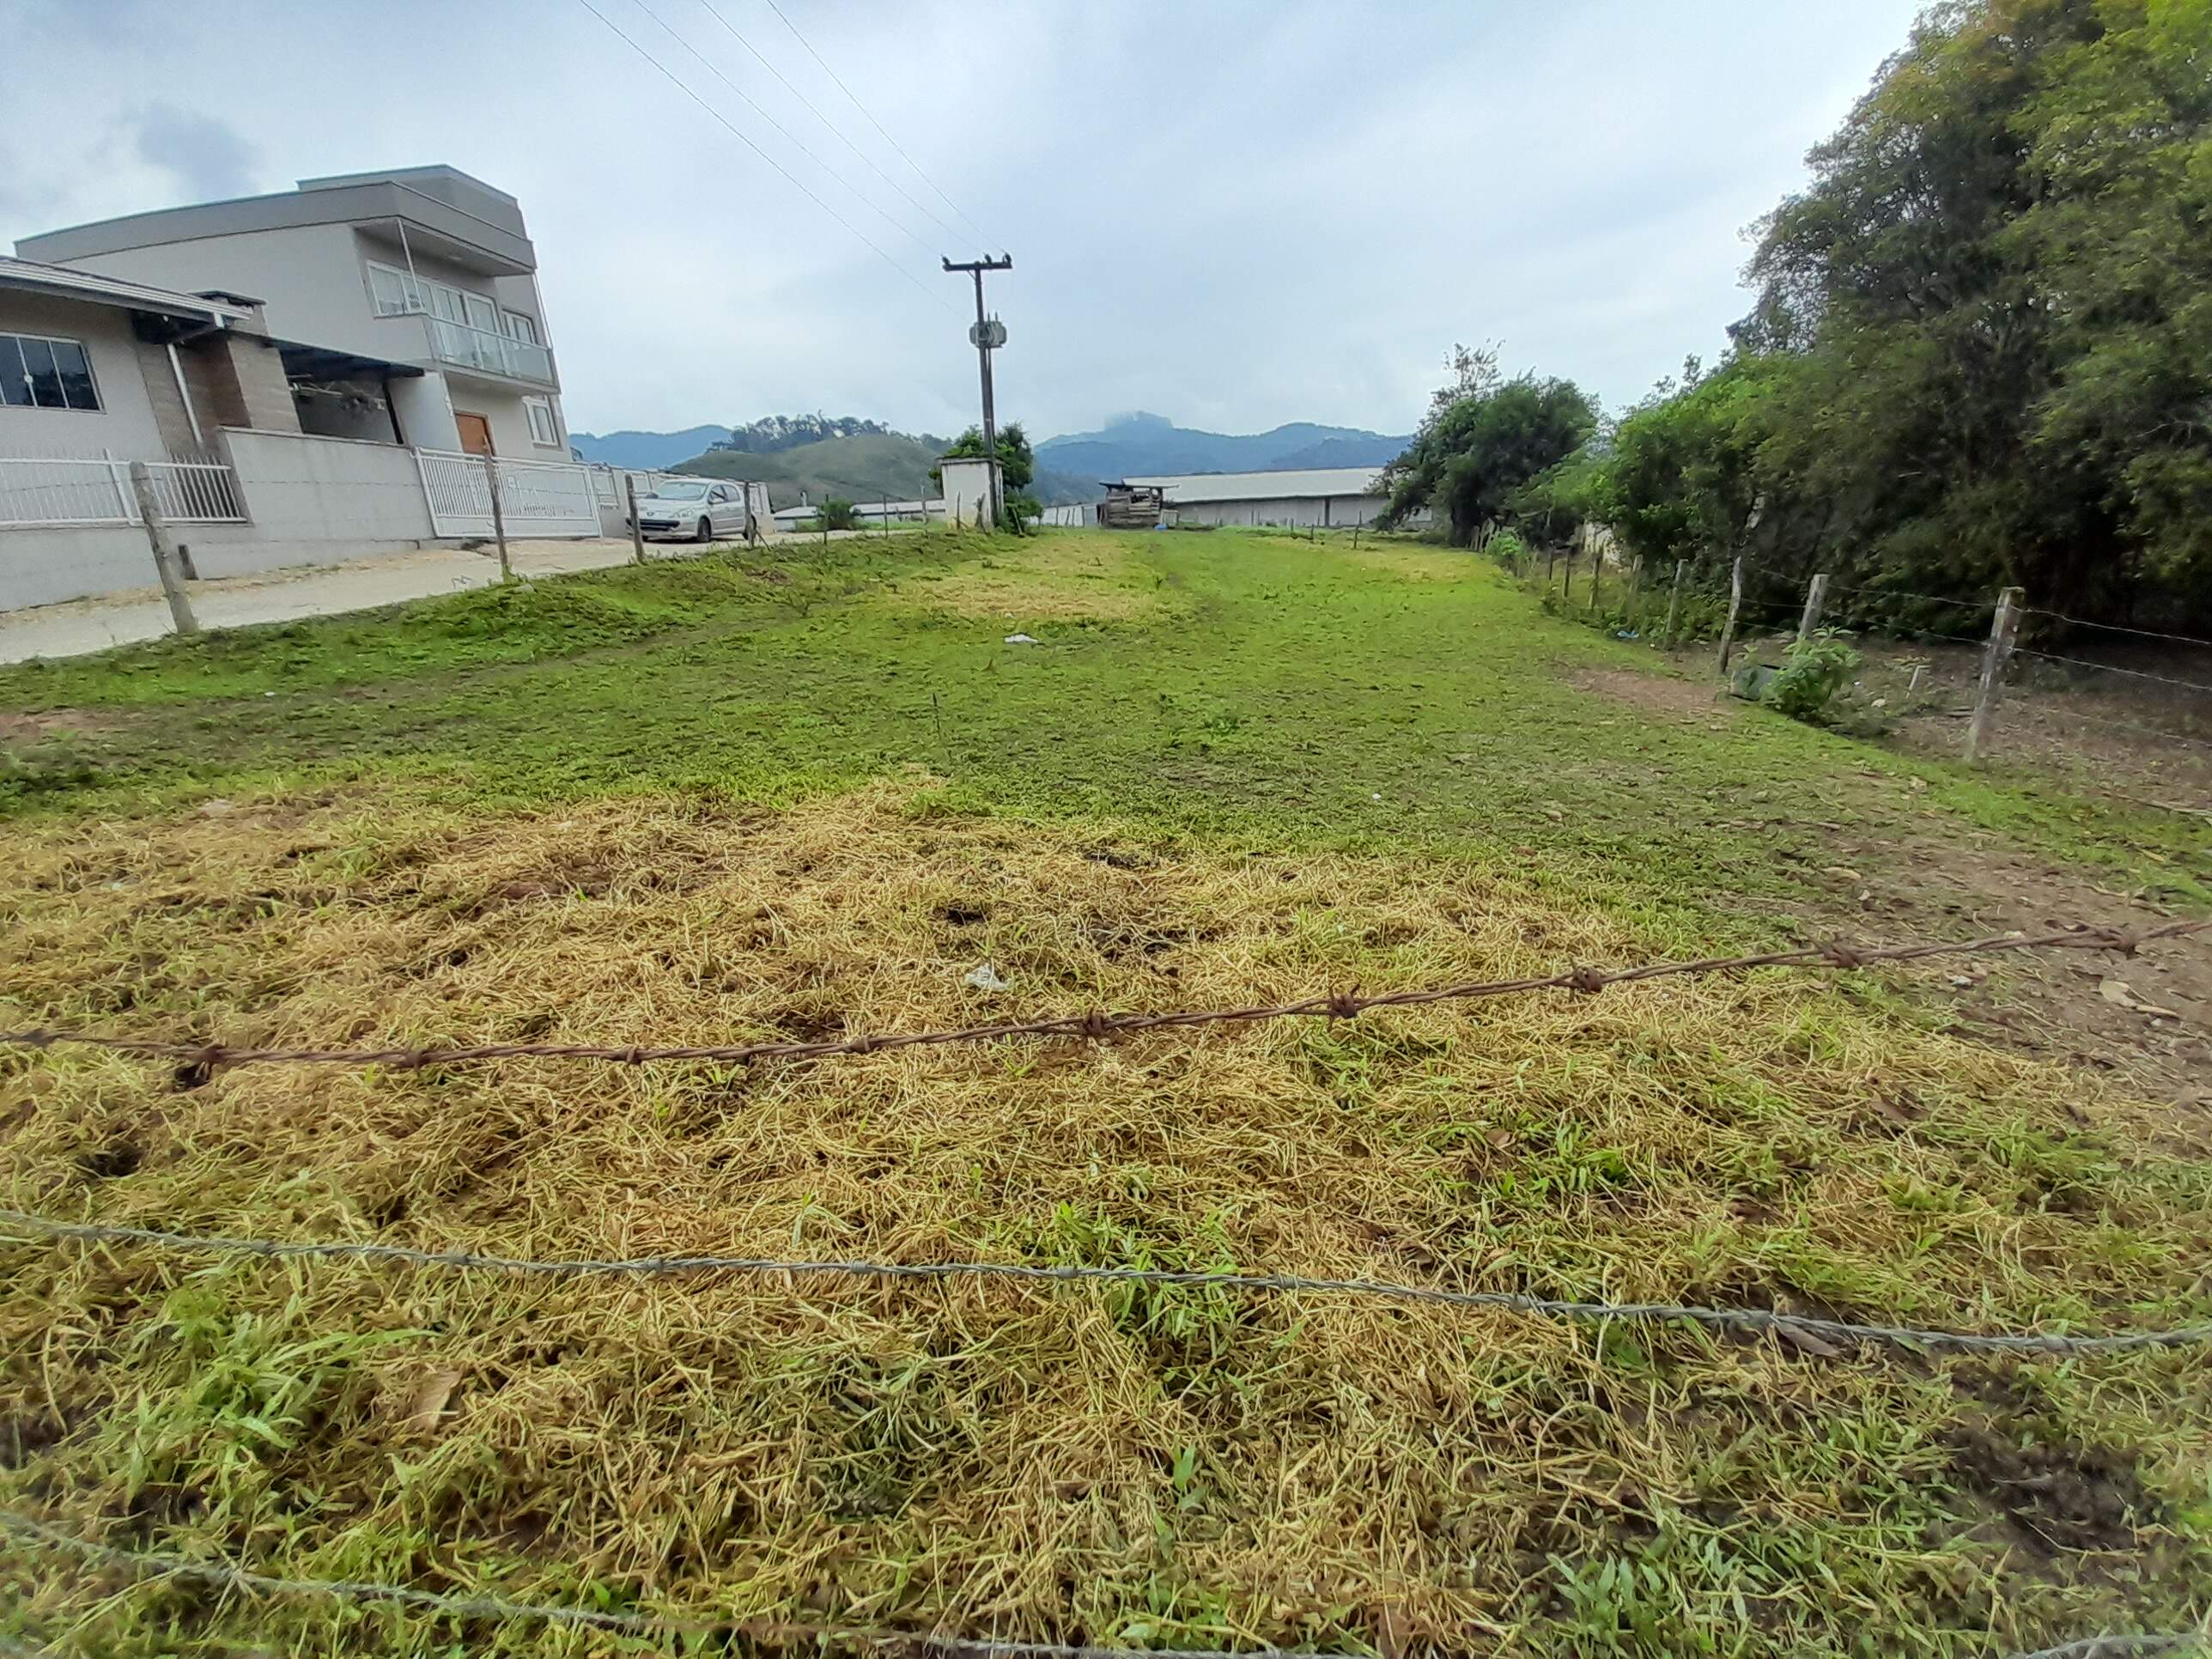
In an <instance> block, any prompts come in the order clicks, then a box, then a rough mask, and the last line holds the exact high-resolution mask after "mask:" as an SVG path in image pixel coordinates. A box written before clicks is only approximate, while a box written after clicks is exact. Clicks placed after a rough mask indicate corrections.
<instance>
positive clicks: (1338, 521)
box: [1168, 495, 1389, 530]
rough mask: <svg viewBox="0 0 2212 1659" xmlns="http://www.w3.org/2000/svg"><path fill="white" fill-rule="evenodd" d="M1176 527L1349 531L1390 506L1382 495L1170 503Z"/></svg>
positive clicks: (1308, 496)
mask: <svg viewBox="0 0 2212 1659" xmlns="http://www.w3.org/2000/svg"><path fill="white" fill-rule="evenodd" d="M1168 505H1169V507H1170V508H1171V509H1172V510H1173V512H1174V513H1175V517H1176V523H1178V524H1218V525H1240V524H1242V525H1262V524H1268V525H1289V526H1295V527H1296V528H1297V529H1300V530H1304V529H1305V528H1306V527H1307V526H1310V525H1320V526H1327V527H1328V528H1332V529H1338V530H1349V529H1351V528H1352V526H1354V525H1364V524H1371V523H1373V522H1374V520H1375V519H1376V515H1377V514H1379V513H1381V512H1382V511H1383V508H1384V507H1387V506H1389V498H1388V497H1386V496H1382V495H1329V496H1321V495H1291V496H1278V497H1277V498H1275V499H1274V500H1272V501H1191V502H1182V501H1170V502H1169V503H1168Z"/></svg>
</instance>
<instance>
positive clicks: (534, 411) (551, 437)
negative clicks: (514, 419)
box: [522, 398, 561, 449]
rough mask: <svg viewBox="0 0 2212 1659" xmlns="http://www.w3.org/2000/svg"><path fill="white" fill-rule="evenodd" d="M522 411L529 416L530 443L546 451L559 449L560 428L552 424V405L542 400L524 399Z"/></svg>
mask: <svg viewBox="0 0 2212 1659" xmlns="http://www.w3.org/2000/svg"><path fill="white" fill-rule="evenodd" d="M522 407H523V411H524V412H525V413H526V414H527V415H528V416H530V441H531V442H532V443H534V444H544V446H545V447H547V448H548V449H558V448H559V447H561V432H560V428H558V427H556V426H555V425H554V423H553V405H552V404H551V403H550V402H549V401H548V400H547V399H545V398H524V399H523V400H522Z"/></svg>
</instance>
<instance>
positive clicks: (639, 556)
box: [623, 472, 645, 564]
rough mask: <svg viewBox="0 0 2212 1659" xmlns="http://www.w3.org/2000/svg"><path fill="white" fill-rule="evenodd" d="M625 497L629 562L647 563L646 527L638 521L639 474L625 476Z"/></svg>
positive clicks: (625, 474)
mask: <svg viewBox="0 0 2212 1659" xmlns="http://www.w3.org/2000/svg"><path fill="white" fill-rule="evenodd" d="M623 498H624V499H625V500H627V501H629V562H631V563H632V564H643V563H644V562H645V526H643V525H641V524H640V523H638V521H637V474H635V472H625V473H623Z"/></svg>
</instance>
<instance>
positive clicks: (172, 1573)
mask: <svg viewBox="0 0 2212 1659" xmlns="http://www.w3.org/2000/svg"><path fill="white" fill-rule="evenodd" d="M0 1533H5V1534H8V1535H9V1536H10V1537H12V1538H15V1539H17V1540H20V1541H23V1542H25V1543H27V1544H30V1545H32V1546H33V1547H38V1548H42V1549H47V1550H52V1551H54V1552H56V1553H59V1554H64V1555H69V1556H74V1557H75V1558H76V1559H78V1560H80V1561H82V1562H84V1563H85V1564H86V1565H88V1566H91V1567H94V1568H105V1569H107V1570H110V1571H119V1572H125V1573H129V1574H131V1576H133V1577H139V1578H179V1579H185V1580H189V1581H191V1582H192V1583H200V1584H206V1585H210V1586H211V1587H213V1588H215V1589H219V1590H227V1591H229V1592H231V1593H233V1594H235V1595H257V1596H283V1597H287V1598H294V1599H297V1598H305V1597H314V1598H320V1599H323V1600H327V1601H349V1602H352V1603H355V1604H356V1605H365V1606H384V1607H404V1608H408V1609H410V1610H412V1611H415V1612H417V1613H424V1614H428V1615H430V1616H433V1617H440V1618H448V1619H501V1620H512V1621H523V1620H530V1621H535V1622H538V1623H542V1624H550V1625H561V1626H569V1627H572V1628H579V1629H586V1630H604V1631H615V1632H621V1633H623V1634H625V1635H630V1636H638V1637H656V1636H722V1637H735V1638H744V1639H746V1640H748V1641H750V1642H752V1643H775V1644H782V1645H786V1646H790V1647H800V1646H807V1647H814V1648H817V1649H818V1648H827V1647H848V1648H864V1649H882V1650H896V1651H899V1652H903V1653H910V1654H911V1653H928V1654H941V1655H945V1656H948V1659H1357V1656H1353V1655H1351V1654H1347V1653H1344V1652H1342V1651H1332V1650H1326V1649H1316V1648H1278V1647H1245V1648H1229V1647H1219V1648H1159V1647H1147V1648H1125V1647H1102V1646H1099V1645H1097V1644H1094V1643H1090V1642H1033V1641H1023V1640H1019V1639H1016V1638H1000V1637H975V1636H957V1635H951V1634H947V1633H945V1632H937V1631H918V1630H893V1629H886V1628H884V1627H882V1626H866V1625H799V1624H793V1623H790V1622H787V1621H786V1620H780V1619H775V1618H770V1617H763V1616H751V1615H746V1614H741V1613H721V1614H712V1613H704V1612H671V1613H652V1612H647V1611H643V1610H641V1609H631V1608H602V1607H574V1606H567V1605H563V1604H562V1603H559V1602H548V1601H517V1600H514V1599H512V1598H510V1597H507V1596H504V1595H491V1594H487V1593H483V1592H477V1591H464V1592H453V1591H441V1590H426V1589H416V1588H414V1587H413V1586H410V1585H406V1584H387V1583H381V1582H379V1581H376V1580H373V1579H347V1578H289V1577H277V1576H276V1575H273V1574H270V1573H262V1572H254V1571H249V1570H248V1569H246V1568H244V1567H240V1566H236V1565H233V1564H231V1563H229V1562H228V1561H210V1560H207V1559H203V1558H199V1557H195V1556H187V1555H174V1554H168V1553H161V1552H158V1551H153V1550H134V1549H123V1548H119V1547H117V1546H115V1545H112V1544H106V1543H101V1542H100V1541H98V1540H95V1539H90V1538H83V1537H80V1536H78V1535H77V1534H75V1533H70V1532H65V1531H64V1530H62V1529H61V1528H58V1527H55V1526H52V1525H49V1524H48V1523H47V1522H43V1521H40V1520H38V1519H37V1518H35V1517H33V1516H27V1515H21V1514H17V1513H15V1512H13V1511H10V1510H0ZM2205 1650H2206V1635H2205V1632H2203V1631H2173V1632H2157V1633H2128V1634H2117V1633H2116V1634H2105V1635H2097V1636H2088V1637H2083V1638H2080V1639H2078V1640H2075V1641H2072V1642H2067V1643H2063V1644H2060V1645H2059V1646H2057V1647H2051V1648H2039V1649H2037V1650H2035V1651H2033V1653H2020V1654H2015V1655H2013V1656H2012V1659H2151V1656H2155V1655H2182V1654H2198V1653H2203V1652H2204V1651H2205ZM0 1651H4V1649H0Z"/></svg>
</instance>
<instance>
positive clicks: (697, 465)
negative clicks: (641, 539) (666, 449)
mask: <svg viewBox="0 0 2212 1659" xmlns="http://www.w3.org/2000/svg"><path fill="white" fill-rule="evenodd" d="M936 464H937V451H936V450H935V449H934V448H933V447H930V446H927V445H924V444H921V443H919V442H917V441H915V440H914V439H912V438H902V437H900V436H898V435H896V434H893V433H887V432H886V433H868V434H866V435H863V436H860V437H856V438H825V439H823V441H821V442H819V443H811V444H799V445H797V446H795V447H793V448H790V449H780V450H777V451H775V452H774V453H771V454H766V455H756V454H748V453H744V452H743V451H741V450H735V449H710V450H708V451H707V452H706V453H704V454H699V455H693V456H692V457H691V458H690V459H688V460H685V461H684V462H682V463H681V464H680V465H678V466H677V467H676V468H675V469H674V470H675V471H678V472H696V473H700V474H702V475H703V476H705V477H710V478H742V479H744V480H745V481H746V482H747V483H765V484H767V485H768V495H769V501H771V502H772V503H773V504H774V505H775V506H777V507H790V506H792V505H793V504H794V503H796V502H797V501H799V496H800V495H801V494H802V493H804V495H805V497H806V499H807V500H808V501H827V500H828V499H829V498H830V497H831V496H842V498H843V499H845V500H847V501H911V500H914V499H915V498H916V497H918V496H920V495H922V494H923V493H924V492H925V491H927V489H928V488H929V469H930V468H931V467H932V466H933V465H936Z"/></svg>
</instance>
